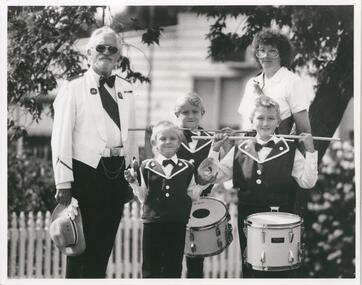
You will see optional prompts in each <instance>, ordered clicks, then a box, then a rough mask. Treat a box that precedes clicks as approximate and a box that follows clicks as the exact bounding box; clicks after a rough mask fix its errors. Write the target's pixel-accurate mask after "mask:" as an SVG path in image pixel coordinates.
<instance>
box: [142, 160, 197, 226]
mask: <svg viewBox="0 0 362 285" xmlns="http://www.w3.org/2000/svg"><path fill="white" fill-rule="evenodd" d="M141 171H142V175H143V178H144V181H145V184H146V187H147V189H148V194H147V196H146V199H145V202H144V204H143V215H142V219H143V221H144V222H145V223H150V222H172V221H175V222H184V223H187V222H188V219H189V217H190V211H191V204H192V200H191V197H190V196H189V195H188V194H187V189H188V187H189V185H190V182H191V179H192V176H193V175H194V167H193V166H192V164H191V163H189V162H187V161H185V160H183V159H179V160H178V163H177V165H176V166H174V168H173V170H172V173H171V175H170V177H166V175H165V173H164V172H163V170H162V166H161V165H160V164H159V163H158V162H157V161H156V160H154V159H148V160H145V161H143V162H142V164H141Z"/></svg>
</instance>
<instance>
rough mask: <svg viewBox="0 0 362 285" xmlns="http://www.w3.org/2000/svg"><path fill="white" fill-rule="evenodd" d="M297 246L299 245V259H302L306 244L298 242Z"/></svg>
mask: <svg viewBox="0 0 362 285" xmlns="http://www.w3.org/2000/svg"><path fill="white" fill-rule="evenodd" d="M297 246H298V259H299V261H302V259H303V256H304V244H300V243H299V242H298V244H297Z"/></svg>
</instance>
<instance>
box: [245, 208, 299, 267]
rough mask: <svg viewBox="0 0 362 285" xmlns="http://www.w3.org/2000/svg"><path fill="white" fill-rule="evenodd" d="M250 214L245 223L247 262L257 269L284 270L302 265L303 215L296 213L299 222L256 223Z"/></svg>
mask: <svg viewBox="0 0 362 285" xmlns="http://www.w3.org/2000/svg"><path fill="white" fill-rule="evenodd" d="M270 214H271V215H275V216H277V215H278V214H284V215H292V214H288V213H270ZM251 216H252V215H251ZM251 216H249V217H251ZM293 216H296V215H293ZM249 217H248V218H247V220H246V222H245V226H246V234H247V251H246V263H247V264H248V265H249V266H251V267H252V268H253V269H255V270H263V271H284V270H291V269H295V268H298V267H299V266H300V265H301V246H302V245H301V235H302V222H303V220H302V219H301V218H300V217H298V216H296V217H298V218H299V221H297V222H294V223H290V224H279V225H277V224H266V225H262V224H255V223H254V224H253V223H252V222H251V221H250V219H249ZM263 259H264V260H263Z"/></svg>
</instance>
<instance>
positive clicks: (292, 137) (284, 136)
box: [191, 135, 341, 141]
mask: <svg viewBox="0 0 362 285" xmlns="http://www.w3.org/2000/svg"><path fill="white" fill-rule="evenodd" d="M276 136H277V137H282V138H285V139H299V138H301V137H302V136H296V135H276ZM191 138H192V139H195V140H207V139H212V138H213V137H209V136H191ZM312 138H313V140H318V141H340V140H341V139H340V138H329V137H312ZM229 139H230V140H247V139H256V137H249V136H245V137H239V136H230V137H229Z"/></svg>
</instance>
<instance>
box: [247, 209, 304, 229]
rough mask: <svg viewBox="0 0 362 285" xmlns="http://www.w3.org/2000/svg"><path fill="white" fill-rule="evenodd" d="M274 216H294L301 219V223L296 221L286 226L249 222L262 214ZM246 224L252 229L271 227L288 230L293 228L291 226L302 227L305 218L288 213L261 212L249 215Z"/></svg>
mask: <svg viewBox="0 0 362 285" xmlns="http://www.w3.org/2000/svg"><path fill="white" fill-rule="evenodd" d="M271 213H272V215H276V214H282V216H293V217H298V218H299V221H296V222H293V223H285V224H264V223H256V222H254V223H253V222H252V221H250V220H249V218H250V217H253V216H257V215H260V214H271ZM245 221H246V224H247V225H248V226H251V227H255V228H265V227H270V228H283V229H284V228H288V227H291V226H298V225H301V224H302V223H303V218H302V217H300V216H298V215H295V214H291V213H286V212H260V213H255V214H251V215H249V216H248V217H247V218H246V220H245Z"/></svg>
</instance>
